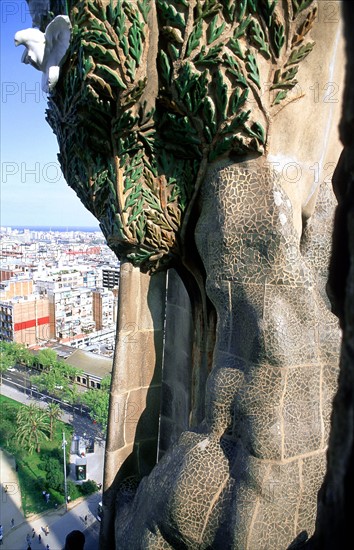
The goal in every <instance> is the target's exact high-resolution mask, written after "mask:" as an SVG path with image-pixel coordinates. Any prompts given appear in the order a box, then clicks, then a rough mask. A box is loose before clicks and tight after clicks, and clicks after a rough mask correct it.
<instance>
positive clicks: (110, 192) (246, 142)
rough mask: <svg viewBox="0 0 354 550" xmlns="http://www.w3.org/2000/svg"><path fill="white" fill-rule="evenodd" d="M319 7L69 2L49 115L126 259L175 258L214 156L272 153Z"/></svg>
mask: <svg viewBox="0 0 354 550" xmlns="http://www.w3.org/2000/svg"><path fill="white" fill-rule="evenodd" d="M155 4H156V12H157V24H158V28H156V21H155V20H154V17H155V13H153V12H154V10H155ZM312 4H314V2H313V1H309V0H302V1H295V0H292V1H291V0H288V1H287V2H285V3H284V2H282V3H281V2H277V1H276V0H275V1H270V0H240V1H238V2H233V1H230V0H223V1H217V0H205V1H197V2H189V1H187V0H176V1H173V2H170V1H166V0H157V1H156V2H152V1H150V0H141V1H138V2H128V1H125V0H119V1H117V2H111V3H107V2H103V1H100V0H98V1H91V2H90V1H88V0H80V1H77V2H70V1H69V2H68V10H69V15H70V20H71V23H72V27H73V32H72V41H71V46H70V49H69V52H68V54H67V59H66V62H65V65H64V67H63V73H64V76H63V78H62V79H61V81H60V83H59V84H58V86H57V89H56V91H55V92H54V93H53V94H52V96H51V97H50V101H49V107H50V108H49V110H48V121H49V123H50V124H51V126H52V128H53V130H54V132H55V133H56V135H57V138H58V141H59V146H60V150H61V154H60V162H61V166H62V169H63V173H64V176H65V178H66V180H67V182H68V183H69V185H70V186H71V187H73V189H75V191H76V193H77V194H78V196H79V198H80V199H81V201H82V202H83V204H84V205H85V206H86V207H87V208H88V209H89V210H90V211H91V212H92V213H93V214H94V215H95V216H96V217H97V219H98V220H99V221H100V224H101V228H102V231H103V233H104V234H105V236H106V238H107V241H108V244H109V245H110V247H111V248H112V249H113V250H114V251H115V252H116V253H117V255H118V256H119V257H120V258H127V259H128V260H130V261H132V262H133V263H134V264H135V265H139V266H141V267H142V269H144V270H155V269H157V268H161V267H166V266H168V265H171V264H173V260H174V258H177V257H179V256H180V255H183V248H184V244H185V238H186V235H187V230H186V228H187V226H188V221H189V219H190V213H191V210H192V208H193V206H194V202H195V197H196V196H197V193H198V190H199V187H200V184H201V182H202V181H203V178H204V175H205V170H206V167H207V165H208V163H210V162H213V161H215V160H217V159H219V158H221V157H225V156H232V157H237V158H242V157H243V156H244V155H245V154H250V153H253V154H255V155H261V154H262V153H264V151H265V149H266V147H267V134H268V129H269V120H270V117H271V115H272V114H273V113H274V112H275V111H276V110H277V109H279V108H280V107H281V105H284V104H286V102H287V101H289V98H288V94H289V91H291V90H292V89H293V88H294V87H295V86H296V84H297V80H296V74H297V71H298V68H299V63H300V62H301V60H303V59H304V58H305V57H306V56H307V55H308V54H309V53H310V51H311V50H312V48H313V45H314V43H313V42H311V41H310V40H309V39H308V36H307V35H308V32H309V30H310V29H311V27H312V24H313V22H314V19H315V17H316V8H315V7H311V6H312ZM156 56H157V67H156ZM292 99H294V96H293V97H292ZM290 101H291V99H290Z"/></svg>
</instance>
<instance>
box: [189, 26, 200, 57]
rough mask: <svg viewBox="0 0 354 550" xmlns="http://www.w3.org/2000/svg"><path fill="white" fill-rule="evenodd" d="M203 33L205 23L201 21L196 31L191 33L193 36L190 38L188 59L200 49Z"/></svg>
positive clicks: (195, 28)
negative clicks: (193, 52)
mask: <svg viewBox="0 0 354 550" xmlns="http://www.w3.org/2000/svg"><path fill="white" fill-rule="evenodd" d="M202 31H203V21H202V20H200V21H199V22H198V23H197V25H196V26H195V27H194V29H193V30H192V32H191V34H190V36H189V38H188V44H187V52H186V55H187V57H189V56H190V54H191V53H192V51H193V50H195V49H196V48H198V46H199V43H200V39H201V36H202Z"/></svg>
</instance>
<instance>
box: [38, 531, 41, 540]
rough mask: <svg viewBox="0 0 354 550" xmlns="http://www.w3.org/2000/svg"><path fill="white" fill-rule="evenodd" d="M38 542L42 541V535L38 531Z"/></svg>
mask: <svg viewBox="0 0 354 550" xmlns="http://www.w3.org/2000/svg"><path fill="white" fill-rule="evenodd" d="M38 542H42V537H41V534H40V533H39V534H38Z"/></svg>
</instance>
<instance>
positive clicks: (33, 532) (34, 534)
mask: <svg viewBox="0 0 354 550" xmlns="http://www.w3.org/2000/svg"><path fill="white" fill-rule="evenodd" d="M35 536H36V531H35V530H34V527H33V528H32V538H33V539H34V537H35Z"/></svg>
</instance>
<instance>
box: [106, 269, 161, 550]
mask: <svg viewBox="0 0 354 550" xmlns="http://www.w3.org/2000/svg"><path fill="white" fill-rule="evenodd" d="M165 294H166V274H165V273H159V274H155V275H153V276H150V275H147V274H143V273H141V271H140V270H139V269H138V268H135V267H133V266H132V265H131V264H129V263H127V262H123V263H122V264H121V271H120V285H119V298H118V308H119V310H118V320H117V339H116V348H115V354H114V362H113V373H112V386H111V398H110V412H109V423H108V434H107V445H106V456H105V479H104V501H103V508H104V512H103V522H102V531H101V535H102V538H101V544H102V548H108V546H110V545H113V544H114V543H113V541H112V540H111V537H112V535H113V528H112V523H113V522H114V521H115V513H116V511H115V510H116V503H115V500H116V498H117V490H118V488H120V495H121V498H123V500H124V498H126V497H128V496H129V494H130V493H129V491H130V488H134V489H135V487H136V485H137V484H138V482H139V481H140V478H141V477H143V476H144V475H147V474H149V472H150V471H151V469H152V468H153V467H154V465H155V464H156V461H157V452H158V450H157V449H158V427H159V416H160V399H161V371H162V348H163V333H164V316H165ZM122 495H123V496H122ZM112 547H113V546H112Z"/></svg>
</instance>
